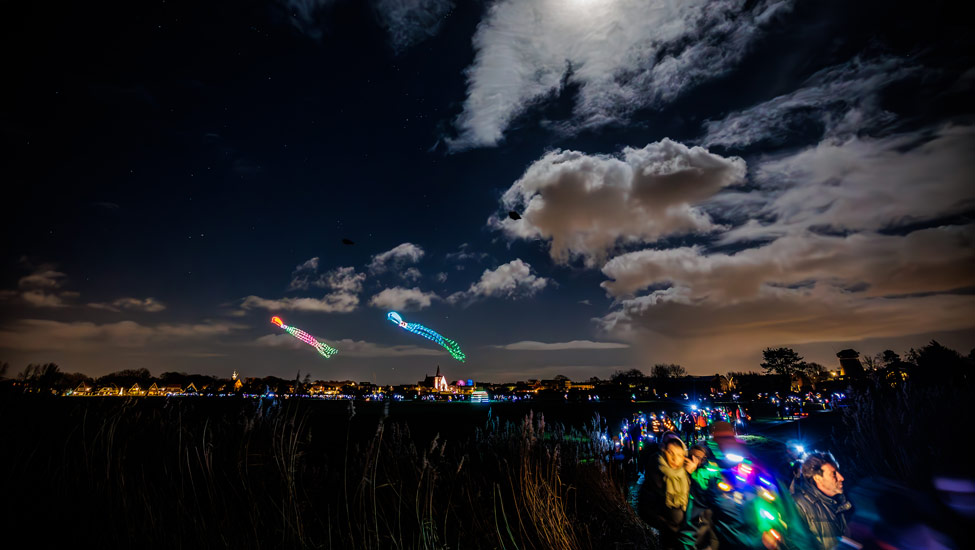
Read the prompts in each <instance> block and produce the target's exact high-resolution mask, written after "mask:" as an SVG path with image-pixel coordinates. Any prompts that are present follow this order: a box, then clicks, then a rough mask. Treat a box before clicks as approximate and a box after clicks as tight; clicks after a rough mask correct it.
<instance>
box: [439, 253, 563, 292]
mask: <svg viewBox="0 0 975 550" xmlns="http://www.w3.org/2000/svg"><path fill="white" fill-rule="evenodd" d="M551 282H552V281H551V280H550V279H546V278H545V277H539V276H537V275H534V274H532V272H531V265H530V264H527V263H525V262H523V261H521V260H520V259H517V260H512V261H510V262H508V263H506V264H504V265H501V266H498V268H497V269H493V270H491V269H485V270H484V273H482V274H481V279H480V280H479V281H477V282H476V283H474V284H472V285H471V286H470V288H468V289H467V290H466V291H463V292H455V293H454V294H451V295H450V297H448V298H447V300H448V301H449V302H450V303H460V302H470V301H473V300H477V299H479V298H490V297H498V298H509V299H514V298H524V297H531V296H534V295H535V294H537V293H538V292H539V291H541V290H542V289H544V288H545V287H546V286H548V284H549V283H551Z"/></svg>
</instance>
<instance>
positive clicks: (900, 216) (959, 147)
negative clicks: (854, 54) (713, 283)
mask: <svg viewBox="0 0 975 550" xmlns="http://www.w3.org/2000/svg"><path fill="white" fill-rule="evenodd" d="M931 133H933V135H929V132H918V133H912V134H901V135H894V136H889V137H886V138H879V139H870V138H856V137H854V138H850V139H848V140H846V141H838V142H833V141H823V142H821V143H819V144H818V145H816V146H814V147H810V148H808V149H804V150H802V151H800V152H798V153H795V154H792V155H788V156H785V157H782V158H778V159H770V160H766V161H764V162H761V163H759V165H758V166H757V168H756V173H755V181H756V183H758V184H759V185H760V189H758V190H756V191H753V192H751V193H748V194H737V195H736V194H729V195H727V196H724V197H720V198H719V199H717V200H716V201H715V208H718V209H720V208H722V207H728V208H730V209H732V210H733V209H735V208H736V207H737V205H736V203H737V202H739V201H743V202H745V203H747V204H748V207H747V208H746V209H743V212H742V213H743V214H744V215H747V216H748V217H749V218H755V217H763V218H766V219H771V220H772V221H770V222H768V223H764V224H762V223H759V222H757V221H754V220H752V221H750V222H749V223H745V224H743V225H741V226H739V227H736V228H735V229H734V230H732V231H729V232H728V233H726V234H725V235H723V236H722V240H723V242H734V241H740V240H746V241H747V240H751V239H761V238H769V237H775V236H779V235H784V234H788V233H791V232H797V231H798V232H802V231H805V230H807V229H808V228H817V227H818V228H829V229H833V230H880V229H885V228H889V227H896V226H898V225H903V224H909V223H914V222H919V221H927V220H932V219H937V218H939V217H943V216H950V215H954V214H959V213H963V212H967V211H970V210H971V209H972V208H975V180H973V176H972V174H975V156H973V155H972V154H971V152H972V151H973V150H975V126H948V127H945V128H941V129H939V130H937V131H934V132H931Z"/></svg>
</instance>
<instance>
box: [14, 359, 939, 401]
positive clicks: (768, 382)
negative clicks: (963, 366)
mask: <svg viewBox="0 0 975 550" xmlns="http://www.w3.org/2000/svg"><path fill="white" fill-rule="evenodd" d="M925 349H926V348H925ZM765 353H766V362H765V363H762V366H763V368H764V369H765V371H766V372H764V373H758V372H730V373H727V374H717V373H716V374H713V375H709V376H690V375H688V374H687V373H686V372H685V370H684V369H683V368H682V367H680V366H679V365H673V364H670V365H665V364H658V365H654V366H653V367H652V368H651V369H650V370H649V372H643V371H641V370H639V369H631V370H628V371H617V372H615V373H614V374H613V375H612V376H611V377H610V378H609V379H600V378H597V377H592V378H590V379H588V380H585V381H573V380H570V379H569V378H568V377H566V376H562V375H559V376H555V377H554V378H552V379H527V380H521V381H516V382H504V383H491V382H483V381H475V380H472V379H455V380H453V381H452V382H451V381H450V380H449V379H448V377H447V375H446V374H444V372H443V371H442V370H441V368H440V367H439V366H437V367H436V370H435V374H433V375H426V376H425V377H424V378H423V380H419V381H417V382H416V383H415V384H401V385H382V384H377V383H375V382H363V381H355V380H330V381H323V380H311V377H310V376H309V375H305V376H304V377H302V376H301V374H300V373H298V375H297V376H296V377H295V378H294V379H293V380H286V379H282V378H278V377H273V376H268V377H263V378H261V377H242V376H241V375H240V374H239V373H238V372H236V371H235V372H234V373H233V375H232V376H231V377H230V378H229V379H221V378H216V377H212V376H207V375H199V374H186V373H180V372H165V373H163V374H161V375H160V376H158V377H153V376H152V375H151V373H150V372H149V371H148V370H146V369H132V370H122V371H117V372H114V373H111V374H108V375H104V376H101V377H98V378H97V379H93V378H90V377H88V376H86V375H83V374H80V373H64V372H61V371H60V368H59V367H58V366H57V365H55V364H53V363H49V364H46V365H28V367H27V368H26V369H25V371H24V372H23V373H21V374H20V375H19V376H18V377H17V378H10V379H6V378H5V379H2V380H0V384H3V386H4V388H3V389H5V390H6V391H13V392H18V393H41V394H48V395H58V396H65V397H165V396H200V397H207V396H209V397H228V396H240V397H265V396H267V397H282V398H290V397H304V398H319V399H359V400H386V399H391V400H427V401H470V402H481V401H518V400H523V399H560V400H566V401H602V400H654V399H685V400H690V399H694V400H696V399H708V398H711V399H714V398H722V399H729V400H730V399H735V400H737V399H739V398H741V399H750V398H752V397H754V396H757V395H763V394H764V395H769V394H774V393H779V392H782V393H810V392H826V393H829V392H835V391H837V390H839V389H842V388H845V387H847V386H848V385H849V384H850V383H852V382H854V381H856V380H857V379H861V378H864V377H866V376H868V375H870V376H874V377H876V376H883V377H884V378H885V379H888V380H890V381H892V382H897V381H902V380H905V379H906V378H907V373H908V372H909V370H910V369H909V367H910V366H911V363H909V362H907V361H903V360H901V359H900V357H899V356H897V354H894V353H893V352H890V351H889V350H888V351H887V352H885V353H886V354H887V355H886V356H881V355H880V354H878V356H876V357H870V358H867V360H866V361H864V362H861V358H860V354H859V353H858V352H857V351H855V350H852V349H849V350H842V351H840V352H838V353H837V354H836V355H837V362H836V364H835V365H833V368H832V369H829V368H826V367H824V366H822V365H818V364H816V363H805V362H803V361H802V357H800V356H799V355H798V354H796V353H795V352H794V351H792V350H790V349H788V348H778V349H776V350H772V349H768V350H766V352H765ZM864 363H866V365H864Z"/></svg>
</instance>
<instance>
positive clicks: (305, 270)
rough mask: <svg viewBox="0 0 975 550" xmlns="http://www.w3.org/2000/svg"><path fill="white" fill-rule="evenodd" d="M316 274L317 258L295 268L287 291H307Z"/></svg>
mask: <svg viewBox="0 0 975 550" xmlns="http://www.w3.org/2000/svg"><path fill="white" fill-rule="evenodd" d="M317 273H318V257H314V258H311V259H309V260H307V261H305V262H304V263H302V264H301V265H299V266H297V267H295V270H294V272H293V273H292V274H291V282H290V283H288V290H307V289H308V286H309V284H311V281H312V280H313V279H314V278H315V277H316V275H317Z"/></svg>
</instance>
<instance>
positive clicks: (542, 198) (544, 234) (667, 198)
mask: <svg viewBox="0 0 975 550" xmlns="http://www.w3.org/2000/svg"><path fill="white" fill-rule="evenodd" d="M621 156H622V158H617V157H611V156H604V155H586V154H583V153H579V152H575V151H553V152H550V153H547V154H546V155H545V156H543V157H542V158H541V159H539V160H538V161H536V162H534V163H533V164H532V165H531V166H529V167H528V169H527V170H526V171H525V173H524V175H523V176H522V177H521V179H519V180H518V181H516V182H515V183H514V184H513V185H512V186H511V188H510V189H508V190H507V191H506V192H505V193H504V196H503V197H502V203H503V206H504V209H505V210H520V211H521V219H519V220H512V219H511V218H510V217H508V216H503V217H498V216H494V217H492V218H491V219H489V220H488V224H489V225H490V226H492V227H495V228H499V229H501V230H502V231H503V232H504V233H505V235H507V236H508V237H509V238H520V239H546V240H548V239H550V240H551V248H550V252H551V256H552V258H553V259H555V260H556V261H558V262H567V261H569V260H570V259H572V258H574V257H581V258H583V259H584V261H585V262H586V264H587V265H589V266H593V265H595V264H596V263H597V262H598V261H600V260H601V259H603V258H604V257H605V255H606V254H607V253H609V252H611V251H612V249H613V248H615V247H616V246H618V245H619V244H625V243H639V242H652V241H655V240H657V239H660V238H662V237H666V236H668V235H673V234H680V233H706V232H710V231H714V230H716V229H720V228H721V227H720V226H718V225H715V224H714V223H713V222H712V221H711V218H710V217H709V216H708V214H707V213H705V212H704V211H703V210H701V209H700V208H697V207H696V206H695V204H697V203H700V202H702V201H704V200H706V199H708V198H710V197H712V196H713V195H714V194H716V193H718V192H719V191H721V190H722V189H723V188H725V187H727V186H730V185H735V184H739V183H742V182H743V181H744V177H745V162H744V161H743V160H742V159H740V158H738V157H731V158H724V157H721V156H718V155H715V154H712V153H709V152H708V151H707V150H706V149H703V148H701V147H687V146H685V145H683V144H680V143H677V142H674V141H671V140H669V139H663V140H661V141H659V142H656V143H651V144H649V145H647V146H646V147H644V148H642V149H632V148H629V147H627V148H625V149H624V150H623V152H622V155H621Z"/></svg>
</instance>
